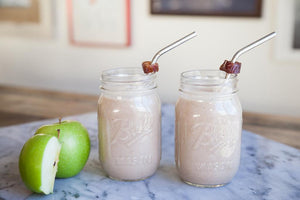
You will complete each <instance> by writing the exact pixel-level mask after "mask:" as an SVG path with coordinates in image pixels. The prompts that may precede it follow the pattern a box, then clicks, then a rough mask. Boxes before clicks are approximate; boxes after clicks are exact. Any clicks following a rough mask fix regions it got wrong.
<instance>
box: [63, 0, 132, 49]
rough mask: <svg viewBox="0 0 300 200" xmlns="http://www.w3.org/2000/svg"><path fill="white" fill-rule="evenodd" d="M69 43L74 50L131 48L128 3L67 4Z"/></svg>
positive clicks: (77, 1)
mask: <svg viewBox="0 0 300 200" xmlns="http://www.w3.org/2000/svg"><path fill="white" fill-rule="evenodd" d="M67 12H68V29H69V42H70V44H72V45H75V46H85V47H113V48H124V47H128V46H130V45H131V19H130V18H131V16H130V0H122V1H120V0H89V1H82V0H67Z"/></svg>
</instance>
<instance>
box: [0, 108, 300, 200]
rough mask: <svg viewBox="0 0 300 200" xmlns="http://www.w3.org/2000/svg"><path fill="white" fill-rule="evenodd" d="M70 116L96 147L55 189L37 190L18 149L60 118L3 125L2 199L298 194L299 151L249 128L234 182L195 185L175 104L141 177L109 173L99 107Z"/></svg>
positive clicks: (134, 199) (277, 196)
mask: <svg viewBox="0 0 300 200" xmlns="http://www.w3.org/2000/svg"><path fill="white" fill-rule="evenodd" d="M66 119H73V120H78V121H80V122H82V123H83V124H84V125H85V126H86V127H87V129H88V131H89V133H90V139H91V142H92V148H91V154H90V157H89V160H88V162H87V164H86V166H85V168H84V169H83V170H82V171H81V172H80V174H78V175H77V176H75V177H72V178H68V179H56V181H55V187H54V193H53V194H51V195H47V196H44V195H40V194H34V193H32V192H30V191H29V190H28V189H27V188H26V187H25V185H24V184H23V183H22V181H21V178H20V175H19V170H18V158H19V153H20V151H21V148H22V146H23V144H24V143H25V142H26V140H27V139H28V138H29V137H31V136H32V135H33V133H34V131H35V130H36V129H37V128H38V127H39V126H41V125H44V124H49V123H52V122H56V120H45V121H38V122H33V123H27V124H22V125H17V126H9V127H4V128H0V199H9V200H13V199H107V200H110V199H113V200H118V199H132V200H137V199H145V200H147V199H149V200H154V199H168V200H169V199H187V200H188V199H222V200H227V199H228V200H233V199H247V200H252V199H270V200H271V199H272V200H274V199H300V151H299V150H297V149H295V148H292V147H289V146H286V145H283V144H280V143H277V142H274V141H271V140H268V139H266V138H263V137H261V136H258V135H256V134H253V133H250V132H248V131H243V135H242V155H241V164H240V168H239V171H238V173H237V175H236V176H235V177H234V179H233V180H232V182H231V183H230V184H228V185H226V186H223V187H220V188H197V187H193V186H189V185H187V184H185V183H183V182H182V181H181V180H180V179H179V177H178V175H177V172H176V168H175V163H174V105H169V104H165V105H163V106H162V160H161V163H160V167H159V168H158V170H157V172H156V173H155V174H154V175H153V176H152V177H150V178H148V179H146V180H143V181H138V182H119V181H115V180H111V179H109V178H107V177H106V176H105V174H104V172H103V171H102V169H101V167H100V163H99V160H98V139H97V116H96V113H89V114H84V115H78V116H72V117H67V118H66ZM299 142H300V141H299Z"/></svg>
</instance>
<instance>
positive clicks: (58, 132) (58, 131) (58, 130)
mask: <svg viewBox="0 0 300 200" xmlns="http://www.w3.org/2000/svg"><path fill="white" fill-rule="evenodd" d="M59 134H60V129H57V138H58V139H59Z"/></svg>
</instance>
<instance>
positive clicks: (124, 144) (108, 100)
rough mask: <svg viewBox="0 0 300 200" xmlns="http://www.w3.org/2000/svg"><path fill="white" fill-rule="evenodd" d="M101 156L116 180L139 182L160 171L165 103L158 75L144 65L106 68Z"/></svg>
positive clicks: (100, 119)
mask: <svg viewBox="0 0 300 200" xmlns="http://www.w3.org/2000/svg"><path fill="white" fill-rule="evenodd" d="M98 138H99V159H100V162H101V165H102V168H103V170H104V171H105V172H106V173H107V175H108V176H109V177H110V178H112V179H117V180H124V181H135V180H142V179H145V178H147V177H149V176H151V175H152V174H154V172H155V171H156V169H157V167H158V166H159V162H160V158H161V103H160V99H159V96H158V94H157V91H156V74H150V75H146V74H144V72H143V71H142V69H141V68H116V69H110V70H106V71H104V72H103V73H102V78H101V95H100V98H99V101H98Z"/></svg>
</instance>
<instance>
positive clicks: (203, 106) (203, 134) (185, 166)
mask: <svg viewBox="0 0 300 200" xmlns="http://www.w3.org/2000/svg"><path fill="white" fill-rule="evenodd" d="M206 100H207V101H206ZM206 100H205V99H204V100H203V99H202V100H196V99H194V100H193V99H187V98H184V97H180V98H179V99H178V101H177V104H176V128H175V129H176V136H175V142H176V148H175V154H176V166H177V170H178V172H179V175H180V177H181V178H182V179H183V180H184V181H185V182H187V183H189V184H194V185H197V186H204V187H215V186H220V185H223V184H226V183H228V182H230V180H231V179H232V178H233V176H234V175H235V174H236V172H237V170H238V168H239V163H240V149H241V148H240V145H241V129H242V109H241V106H240V103H239V101H238V99H237V97H235V96H234V95H233V96H228V97H224V98H217V99H215V100H211V99H206Z"/></svg>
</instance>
